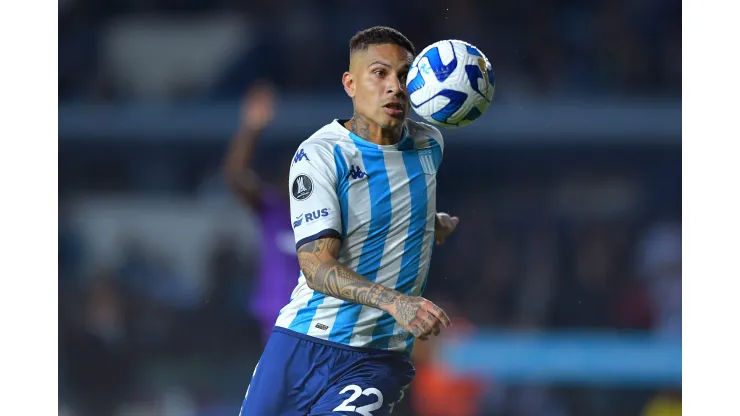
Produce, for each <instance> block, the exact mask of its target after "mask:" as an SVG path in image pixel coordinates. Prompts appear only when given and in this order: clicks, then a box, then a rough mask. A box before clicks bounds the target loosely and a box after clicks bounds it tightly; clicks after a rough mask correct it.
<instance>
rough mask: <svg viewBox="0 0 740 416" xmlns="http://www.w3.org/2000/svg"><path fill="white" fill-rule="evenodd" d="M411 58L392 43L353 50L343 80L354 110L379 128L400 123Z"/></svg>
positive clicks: (406, 103)
mask: <svg viewBox="0 0 740 416" xmlns="http://www.w3.org/2000/svg"><path fill="white" fill-rule="evenodd" d="M413 58H414V57H413V55H411V53H410V52H409V51H407V50H406V49H404V48H402V47H400V46H398V45H393V44H382V45H371V46H369V47H368V48H367V50H364V51H359V52H356V53H355V54H353V56H352V62H351V63H350V72H349V73H346V74H345V77H344V79H343V81H344V87H345V90H346V91H347V94H349V96H350V97H352V98H353V99H354V103H355V113H357V114H359V115H361V116H363V117H364V118H366V119H367V120H368V121H370V122H372V123H374V124H376V125H378V126H379V127H380V128H381V129H383V130H392V129H396V128H398V127H400V126H402V125H403V122H404V121H405V120H406V117H407V116H408V113H409V109H410V104H409V96H408V92H407V91H406V75H407V74H408V72H409V68H410V67H411V63H412V62H413ZM348 75H349V77H348Z"/></svg>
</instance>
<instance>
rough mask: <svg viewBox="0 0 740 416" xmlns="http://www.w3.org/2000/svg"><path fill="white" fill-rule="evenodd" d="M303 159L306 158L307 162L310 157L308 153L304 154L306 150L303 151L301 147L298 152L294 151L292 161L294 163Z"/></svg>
mask: <svg viewBox="0 0 740 416" xmlns="http://www.w3.org/2000/svg"><path fill="white" fill-rule="evenodd" d="M303 159H306V160H308V161H309V162H310V161H311V159H309V158H308V155H307V154H306V152H304V151H303V149H301V150H299V151H298V153H296V155H295V157H294V158H293V163H294V164H295V163H298V162H300V161H301V160H303Z"/></svg>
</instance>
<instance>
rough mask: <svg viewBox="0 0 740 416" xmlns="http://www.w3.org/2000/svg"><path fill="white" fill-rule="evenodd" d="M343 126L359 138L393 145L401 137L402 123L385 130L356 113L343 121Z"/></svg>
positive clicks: (384, 144)
mask: <svg viewBox="0 0 740 416" xmlns="http://www.w3.org/2000/svg"><path fill="white" fill-rule="evenodd" d="M344 126H345V127H346V128H347V130H349V131H351V132H352V133H354V134H356V135H357V136H359V137H360V138H361V139H363V140H367V141H369V142H370V143H373V144H377V145H380V146H387V145H395V144H397V143H398V142H400V141H401V138H402V137H403V125H401V126H399V127H397V128H395V129H390V130H387V129H383V128H381V127H380V126H378V125H377V124H374V123H369V122H367V121H366V120H364V119H363V118H362V117H361V116H358V115H357V114H355V116H354V117H352V119H351V120H349V121H347V122H346V123H344Z"/></svg>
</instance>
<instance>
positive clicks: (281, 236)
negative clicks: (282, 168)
mask: <svg viewBox="0 0 740 416" xmlns="http://www.w3.org/2000/svg"><path fill="white" fill-rule="evenodd" d="M255 214H257V217H258V219H259V223H260V229H261V233H262V238H261V240H260V242H261V243H260V250H261V252H260V254H259V276H258V280H257V282H256V290H255V291H254V292H253V298H252V299H251V302H250V304H251V310H252V313H253V314H254V315H255V316H256V317H257V319H259V322H260V327H261V329H262V335H263V339H264V340H267V338H268V337H269V335H270V333H271V331H272V327H273V325H274V324H275V320H276V319H277V316H278V312H280V309H281V308H282V307H283V306H285V305H286V304H287V303H288V301H289V300H290V295H291V292H292V291H293V288H294V287H295V286H296V284H297V282H298V273H299V268H298V256H297V255H296V249H295V240H294V238H293V228H291V223H290V205H289V204H288V202H287V201H285V200H284V199H283V198H281V196H280V195H279V194H278V193H276V192H275V190H273V189H271V188H267V187H265V189H264V190H263V194H262V203H261V205H260V207H259V209H258V210H257V212H256V213H255Z"/></svg>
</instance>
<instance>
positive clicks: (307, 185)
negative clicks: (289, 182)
mask: <svg viewBox="0 0 740 416" xmlns="http://www.w3.org/2000/svg"><path fill="white" fill-rule="evenodd" d="M290 193H291V194H292V195H293V198H295V199H296V200H298V201H303V200H304V199H307V198H308V197H309V196H311V194H312V193H313V181H312V180H311V178H309V177H308V176H306V175H298V176H296V178H295V179H294V180H293V186H292V189H291V192H290Z"/></svg>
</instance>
